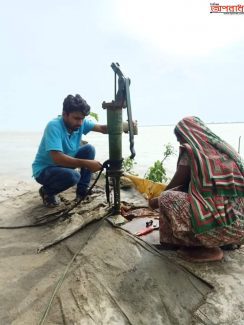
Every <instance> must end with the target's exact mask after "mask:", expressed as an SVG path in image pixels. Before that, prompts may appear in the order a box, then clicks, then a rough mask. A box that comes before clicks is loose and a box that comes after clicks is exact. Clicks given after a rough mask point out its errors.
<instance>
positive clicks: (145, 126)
mask: <svg viewBox="0 0 244 325" xmlns="http://www.w3.org/2000/svg"><path fill="white" fill-rule="evenodd" d="M243 123H244V121H243V122H206V123H205V124H243ZM138 126H139V127H153V126H175V124H152V125H140V124H139V125H138Z"/></svg>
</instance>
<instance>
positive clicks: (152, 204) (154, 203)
mask: <svg viewBox="0 0 244 325" xmlns="http://www.w3.org/2000/svg"><path fill="white" fill-rule="evenodd" d="M148 206H149V208H151V209H153V210H155V209H158V208H159V204H158V197H155V198H153V199H149V200H148Z"/></svg>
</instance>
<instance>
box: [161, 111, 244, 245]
mask: <svg viewBox="0 0 244 325" xmlns="http://www.w3.org/2000/svg"><path fill="white" fill-rule="evenodd" d="M175 133H176V134H177V135H178V136H180V138H181V139H184V144H183V145H182V148H181V152H180V157H179V160H178V165H179V164H182V156H184V155H185V156H187V160H188V162H187V163H188V164H189V166H190V168H191V181H190V184H189V189H188V193H184V192H180V191H172V190H169V191H166V192H163V193H162V195H161V197H160V198H159V206H160V214H161V218H160V236H161V237H160V240H161V242H167V243H174V244H181V245H187V246H192V245H203V246H209V247H213V246H221V245H225V244H240V243H242V242H243V241H244V167H243V161H242V158H241V156H240V155H239V154H238V153H237V152H236V151H235V150H234V149H233V148H232V147H231V146H229V145H228V144H227V143H226V142H225V141H223V140H221V139H220V138H219V137H218V136H217V135H215V134H214V133H213V132H212V131H211V130H210V129H209V128H208V127H207V126H206V125H205V124H204V123H203V122H202V121H201V120H200V119H199V118H197V117H188V118H184V119H183V120H181V121H180V122H179V123H178V124H177V126H176V128H175ZM183 152H184V155H183Z"/></svg>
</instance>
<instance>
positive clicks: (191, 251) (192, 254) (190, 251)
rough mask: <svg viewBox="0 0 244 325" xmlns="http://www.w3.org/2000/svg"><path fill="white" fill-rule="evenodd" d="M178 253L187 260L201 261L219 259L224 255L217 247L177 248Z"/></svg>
mask: <svg viewBox="0 0 244 325" xmlns="http://www.w3.org/2000/svg"><path fill="white" fill-rule="evenodd" d="M178 255H179V256H180V257H182V258H183V259H185V260H187V261H189V262H196V263H203V262H216V261H221V260H222V258H223V257H224V253H223V251H222V249H220V248H219V247H202V246H199V247H184V248H180V249H179V250H178Z"/></svg>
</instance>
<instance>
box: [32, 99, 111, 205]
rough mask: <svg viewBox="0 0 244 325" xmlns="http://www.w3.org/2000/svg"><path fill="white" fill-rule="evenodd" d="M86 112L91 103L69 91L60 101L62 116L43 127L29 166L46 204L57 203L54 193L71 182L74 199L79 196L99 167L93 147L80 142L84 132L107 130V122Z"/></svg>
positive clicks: (61, 190)
mask: <svg viewBox="0 0 244 325" xmlns="http://www.w3.org/2000/svg"><path fill="white" fill-rule="evenodd" d="M89 114H90V106H89V105H88V104H87V102H86V101H85V100H84V99H83V98H82V97H81V96H80V95H75V96H73V95H68V96H67V97H66V98H65V99H64V102H63V113H62V116H59V117H57V118H55V119H53V120H51V121H50V122H49V123H48V124H47V126H46V128H45V130H44V134H43V136H42V139H41V143H40V145H39V148H38V151H37V154H36V157H35V160H34V162H33V164H32V170H33V176H34V178H35V179H36V181H37V182H38V183H40V184H41V185H42V187H41V188H40V189H39V194H40V196H41V198H42V200H43V204H44V205H45V206H47V207H55V206H57V205H59V203H60V201H59V198H58V197H57V194H58V193H60V192H63V191H65V190H67V189H68V188H70V187H72V186H74V185H76V200H80V199H82V198H83V197H84V196H85V194H86V192H87V189H88V186H89V183H90V180H91V174H92V173H94V172H97V171H99V170H101V168H102V164H101V163H100V162H99V161H97V160H95V148H94V147H93V146H92V145H90V144H84V145H81V140H82V135H83V134H87V133H88V132H90V131H95V132H100V133H103V134H106V133H107V125H100V124H96V123H95V122H93V121H92V120H90V119H87V118H86V117H87V116H88V115H89ZM76 168H80V170H79V171H77V170H76Z"/></svg>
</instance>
